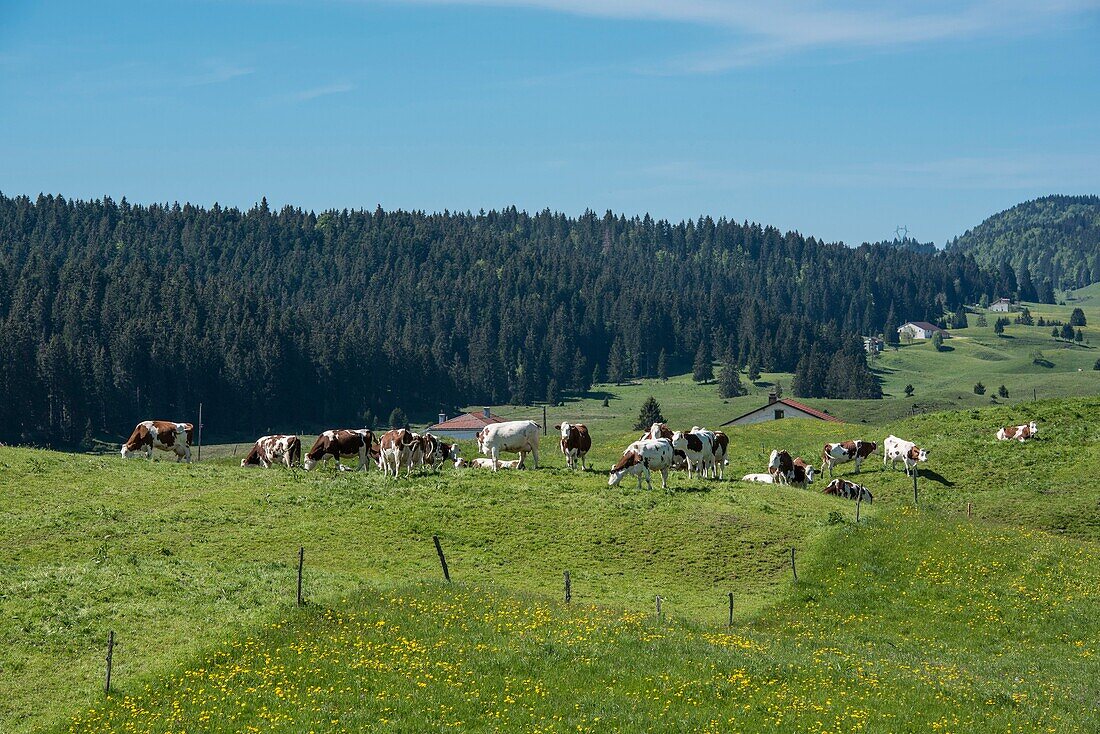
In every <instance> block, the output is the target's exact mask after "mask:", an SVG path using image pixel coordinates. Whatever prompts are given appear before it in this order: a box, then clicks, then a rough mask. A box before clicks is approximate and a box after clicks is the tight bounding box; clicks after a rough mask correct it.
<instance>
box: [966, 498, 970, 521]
mask: <svg viewBox="0 0 1100 734" xmlns="http://www.w3.org/2000/svg"><path fill="white" fill-rule="evenodd" d="M966 519H967V520H969V519H970V503H969V502H967V503H966Z"/></svg>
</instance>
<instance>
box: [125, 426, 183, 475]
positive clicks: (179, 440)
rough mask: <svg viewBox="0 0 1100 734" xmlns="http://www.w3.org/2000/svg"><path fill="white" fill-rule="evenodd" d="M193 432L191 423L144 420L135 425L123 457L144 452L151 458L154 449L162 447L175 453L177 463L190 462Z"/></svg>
mask: <svg viewBox="0 0 1100 734" xmlns="http://www.w3.org/2000/svg"><path fill="white" fill-rule="evenodd" d="M192 433H193V426H192V425H191V424H190V423H173V422H171V421H142V422H141V423H138V424H137V425H136V426H134V432H133V433H131V434H130V438H128V439H126V443H124V444H123V445H122V458H124V459H129V458H130V457H132V456H137V455H138V454H144V455H145V458H146V459H150V460H151V459H152V458H153V449H160V450H161V451H171V452H172V453H174V454H175V455H176V462H177V463H179V462H181V461H186V462H187V463H188V464H190V463H191V434H192Z"/></svg>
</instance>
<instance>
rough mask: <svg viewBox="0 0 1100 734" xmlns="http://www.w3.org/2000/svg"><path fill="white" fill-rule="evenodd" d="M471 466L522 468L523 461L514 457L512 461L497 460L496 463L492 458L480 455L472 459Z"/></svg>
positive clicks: (482, 467)
mask: <svg viewBox="0 0 1100 734" xmlns="http://www.w3.org/2000/svg"><path fill="white" fill-rule="evenodd" d="M470 466H471V467H473V468H474V469H522V468H523V461H521V460H520V459H512V460H511V461H497V462H495V463H494V462H493V460H492V459H486V458H484V457H481V456H479V457H478V458H476V459H471V460H470Z"/></svg>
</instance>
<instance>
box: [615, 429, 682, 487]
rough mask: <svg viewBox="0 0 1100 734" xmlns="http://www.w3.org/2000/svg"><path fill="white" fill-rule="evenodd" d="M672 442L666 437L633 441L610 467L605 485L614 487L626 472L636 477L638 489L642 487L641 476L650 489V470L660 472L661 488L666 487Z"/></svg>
mask: <svg viewBox="0 0 1100 734" xmlns="http://www.w3.org/2000/svg"><path fill="white" fill-rule="evenodd" d="M672 461H673V453H672V443H671V442H669V441H668V440H667V439H662V438H658V439H652V438H643V439H641V440H639V441H635V442H634V443H632V444H630V446H628V447H627V449H626V451H625V452H623V456H622V458H621V459H619V461H618V462H617V463H616V464H615V466H613V467H611V474H610V476H608V479H607V486H609V487H616V486H618V484H619V482H621V481H622V480H623V477H625V476H626V475H627V474H633V475H634V476H636V477H638V489H641V488H642V477H645V481H646V484H647V485H648V487H649V488H650V489H651V490H652V489H653V480H652V479H651V477H650V471H651V470H654V469H656V470H658V471H660V472H661V489H668V470H669V469H671V468H672Z"/></svg>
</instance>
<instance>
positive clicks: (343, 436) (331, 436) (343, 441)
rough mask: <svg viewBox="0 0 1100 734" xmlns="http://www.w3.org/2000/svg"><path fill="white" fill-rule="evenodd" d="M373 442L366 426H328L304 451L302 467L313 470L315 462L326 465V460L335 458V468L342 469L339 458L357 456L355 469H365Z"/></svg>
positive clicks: (372, 437)
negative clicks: (306, 450)
mask: <svg viewBox="0 0 1100 734" xmlns="http://www.w3.org/2000/svg"><path fill="white" fill-rule="evenodd" d="M373 444H374V434H373V433H372V432H371V431H368V430H367V429H366V428H356V429H348V428H330V429H329V430H327V431H325V432H324V433H322V434H321V435H320V436H318V437H317V440H316V441H314V442H313V448H311V449H310V450H309V451H308V452H307V453H306V458H305V461H304V462H302V468H303V469H305V470H306V471H313V468H314V467H315V466H317V462H321V463H322V464H324V465H326V466H327V465H328V460H329V459H330V458H331V459H336V469H337V470H338V471H342V470H343V469H344V467H343V465H341V464H340V459H341V458H351V457H353V456H358V457H359V466H357V467H356V469H355V470H356V471H361V470H362V471H365V470H366V468H367V457H368V456H369V455H370V452H371V447H372V445H373Z"/></svg>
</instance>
